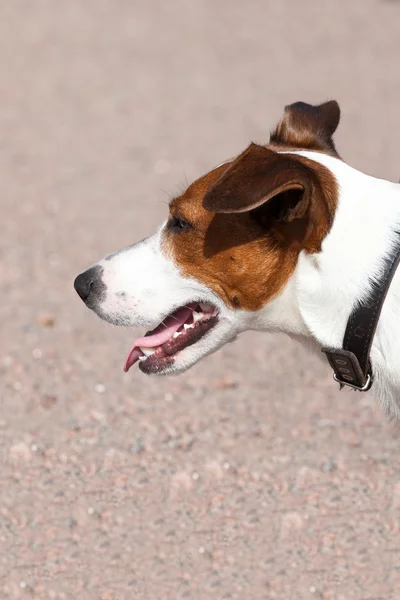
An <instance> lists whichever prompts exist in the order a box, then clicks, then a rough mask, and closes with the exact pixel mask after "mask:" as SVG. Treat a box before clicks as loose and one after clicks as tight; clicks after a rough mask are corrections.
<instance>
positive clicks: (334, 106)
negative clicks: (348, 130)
mask: <svg viewBox="0 0 400 600" xmlns="http://www.w3.org/2000/svg"><path fill="white" fill-rule="evenodd" d="M339 120H340V108H339V105H338V103H337V102H336V101H335V100H330V101H329V102H325V103H323V104H320V105H318V106H312V105H311V104H306V103H305V102H295V103H294V104H290V105H289V106H286V107H285V114H284V115H283V117H282V119H281V121H280V122H279V123H278V126H277V128H276V129H275V131H273V132H272V133H271V137H270V145H271V147H276V148H277V149H279V148H292V149H293V148H299V149H303V150H316V151H318V152H324V153H326V154H331V155H332V156H335V157H336V158H339V154H338V153H337V151H336V148H335V144H334V143H333V139H332V136H333V134H334V132H335V131H336V128H337V126H338V124H339Z"/></svg>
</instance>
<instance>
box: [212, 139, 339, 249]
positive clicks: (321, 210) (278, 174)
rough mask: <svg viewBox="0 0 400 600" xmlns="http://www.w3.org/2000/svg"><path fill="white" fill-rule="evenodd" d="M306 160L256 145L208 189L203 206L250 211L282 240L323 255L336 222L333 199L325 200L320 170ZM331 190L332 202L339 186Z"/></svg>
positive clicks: (270, 231)
mask: <svg viewBox="0 0 400 600" xmlns="http://www.w3.org/2000/svg"><path fill="white" fill-rule="evenodd" d="M304 160H305V162H303V160H302V158H301V157H297V156H293V155H292V156H291V155H290V154H281V153H277V152H274V151H272V150H270V149H268V148H266V147H265V146H258V145H256V144H251V145H250V146H249V147H248V148H247V150H245V151H244V152H243V154H241V155H240V156H239V157H238V158H237V159H236V160H235V161H234V162H233V163H232V164H231V166H230V167H228V169H227V170H226V171H225V173H224V174H223V175H222V176H221V177H220V179H219V180H218V181H217V182H216V183H215V184H214V186H213V187H211V188H210V190H208V192H207V193H206V194H205V196H204V198H203V207H204V208H205V209H206V210H208V211H210V212H215V213H242V212H249V213H250V214H251V216H252V217H253V218H254V219H255V220H256V221H257V222H258V223H259V225H261V226H262V227H263V228H264V229H266V230H268V232H269V233H271V234H275V236H276V237H277V239H279V240H281V241H285V242H286V243H288V244H296V246H299V247H302V248H308V249H309V251H310V252H311V251H318V250H319V249H320V245H321V242H322V239H323V237H324V235H325V234H326V233H327V231H329V228H330V225H331V223H332V220H333V214H331V211H330V209H329V208H328V204H330V205H331V206H332V212H333V211H334V209H333V206H334V201H332V202H328V203H327V202H326V201H325V199H324V197H323V191H322V186H321V182H320V180H319V177H318V174H317V172H314V170H313V168H312V167H311V166H309V163H308V161H307V160H306V159H304ZM321 168H322V169H323V171H322V173H323V177H324V178H326V170H325V169H324V168H323V167H322V166H321ZM331 184H332V185H331ZM329 186H330V188H331V190H330V191H329V192H328V193H329V194H330V193H331V192H332V198H333V196H335V192H336V189H335V182H334V181H333V182H330V181H329V185H328V183H326V184H325V182H324V187H329Z"/></svg>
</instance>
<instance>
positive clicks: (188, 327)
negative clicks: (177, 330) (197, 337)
mask: <svg viewBox="0 0 400 600" xmlns="http://www.w3.org/2000/svg"><path fill="white" fill-rule="evenodd" d="M193 327H194V323H191V324H190V325H188V324H187V323H185V324H184V326H183V328H184V329H185V331H186V330H187V329H193Z"/></svg>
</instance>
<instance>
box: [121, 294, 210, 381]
mask: <svg viewBox="0 0 400 600" xmlns="http://www.w3.org/2000/svg"><path fill="white" fill-rule="evenodd" d="M217 321H218V310H217V309H216V308H215V306H213V305H212V304H209V303H205V302H191V303H190V304H187V305H186V306H182V307H181V308H178V309H177V310H175V311H174V312H173V313H171V314H170V315H169V316H168V317H166V319H164V320H163V321H162V322H161V323H160V324H159V325H158V326H157V327H156V328H155V329H153V331H149V332H147V333H146V335H145V336H144V337H140V338H138V339H137V340H135V342H134V344H133V346H132V349H131V351H130V353H129V356H128V358H127V359H126V363H125V368H124V370H125V372H128V371H129V369H130V368H131V367H132V366H133V365H134V364H135V363H136V362H139V368H140V370H141V371H143V373H148V374H150V373H157V372H159V371H163V370H164V369H166V368H167V367H169V366H171V365H172V364H173V363H174V360H175V358H176V355H177V354H178V352H180V351H181V350H183V349H184V348H187V347H188V346H192V345H193V344H195V343H196V342H198V341H199V340H200V339H201V338H202V337H203V336H204V335H205V334H206V333H207V332H208V331H210V329H212V328H213V327H214V326H215V325H216V324H217Z"/></svg>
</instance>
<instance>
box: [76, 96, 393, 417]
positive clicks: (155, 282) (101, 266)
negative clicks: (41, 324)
mask: <svg viewBox="0 0 400 600" xmlns="http://www.w3.org/2000/svg"><path fill="white" fill-rule="evenodd" d="M339 120H340V109H339V105H338V104H337V102H335V101H333V100H331V101H329V102H325V103H323V104H320V105H317V106H313V105H310V104H306V103H304V102H296V103H295V104H291V105H289V106H287V107H286V108H285V111H284V115H283V117H282V119H281V120H280V122H279V124H278V126H277V127H276V129H275V130H274V131H273V132H272V133H271V135H270V141H269V143H268V144H267V145H258V144H254V143H252V144H250V146H249V147H248V148H247V149H246V150H244V152H242V153H241V154H239V155H238V156H237V157H236V158H234V159H231V160H228V161H226V162H224V163H222V164H220V165H218V166H217V167H215V168H214V169H212V170H211V171H210V172H209V173H207V174H205V175H204V176H202V177H200V178H199V179H198V180H197V181H195V182H194V183H192V184H191V185H190V186H189V187H188V188H187V190H186V191H185V192H184V193H183V194H181V195H180V196H178V197H176V198H174V199H173V200H172V201H171V202H170V205H169V216H168V219H167V220H166V221H165V222H164V223H163V224H162V225H161V227H160V228H159V229H158V231H157V232H156V233H155V234H154V235H152V236H151V237H148V238H146V239H144V240H142V241H140V242H138V243H136V244H134V245H133V246H130V247H128V248H125V249H123V250H120V251H119V252H115V253H113V254H110V255H108V256H106V257H105V258H104V259H103V260H101V261H100V262H98V263H97V264H95V265H94V266H92V267H91V268H90V269H88V270H87V271H85V272H84V273H82V274H80V275H78V277H77V278H76V280H75V289H76V290H77V292H78V294H79V296H80V297H81V298H82V300H83V301H84V302H85V304H86V306H88V307H89V308H90V309H92V310H93V311H94V312H95V313H97V315H98V316H100V317H101V318H102V319H104V320H106V321H108V322H110V323H112V324H114V325H122V326H125V327H132V326H134V327H143V328H145V329H149V330H150V331H149V332H148V333H146V334H145V335H144V336H143V337H139V338H138V339H136V340H135V342H134V344H133V346H132V349H131V351H130V353H129V356H128V358H127V360H126V363H125V371H128V370H129V369H130V368H131V367H132V365H134V364H135V363H138V365H139V368H140V370H141V371H142V372H143V373H147V374H156V375H167V374H178V373H181V372H183V371H185V370H186V369H188V368H189V367H191V366H192V365H194V364H195V363H197V362H198V361H199V360H200V359H201V358H203V357H204V356H207V355H209V354H211V353H212V352H215V351H216V350H218V349H219V348H221V347H222V346H223V345H224V344H226V343H228V342H231V341H233V340H234V339H235V338H236V337H237V336H238V335H239V334H240V333H242V332H244V331H246V330H257V331H266V332H267V331H270V332H284V333H286V334H287V335H289V336H290V337H292V338H294V339H296V340H297V341H298V342H300V343H301V344H303V346H304V347H305V348H307V350H311V351H313V352H314V353H315V354H316V355H319V356H322V357H323V355H322V354H321V349H322V348H324V347H325V348H326V347H327V348H341V346H342V342H343V337H344V334H345V330H346V326H347V323H348V321H349V319H350V318H351V315H352V312H353V311H354V310H356V307H357V306H358V305H359V303H362V302H363V300H365V299H366V298H368V295H369V294H370V293H371V289H372V287H373V286H374V284H376V282H377V281H379V280H380V277H381V276H382V273H383V271H384V265H385V260H387V258H388V257H389V256H390V254H391V253H392V252H393V248H394V247H395V245H396V244H397V243H398V241H397V240H398V238H399V233H398V232H399V231H400V229H399V227H400V184H397V183H392V182H389V181H386V180H383V179H376V178H374V177H371V176H369V175H366V174H364V173H362V172H360V171H358V170H356V169H354V168H352V167H351V166H349V165H347V164H346V163H345V162H344V161H343V160H342V159H341V158H340V156H339V154H338V152H337V150H336V147H335V144H334V142H333V139H332V136H333V134H334V132H335V130H336V128H337V126H338V124H339ZM399 315H400V279H399V274H398V272H396V273H395V274H394V277H393V281H392V283H391V285H390V288H389V291H388V293H387V296H386V299H385V302H384V304H383V307H382V311H381V313H380V316H379V322H378V323H377V328H376V334H375V336H374V339H373V343H372V347H371V350H370V361H371V365H372V372H373V378H374V385H373V391H374V392H375V395H376V397H377V398H378V399H379V400H380V401H381V403H382V404H383V406H384V408H385V410H386V411H387V413H388V414H389V415H390V416H391V417H396V418H400V319H399ZM339 362H340V361H339Z"/></svg>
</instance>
